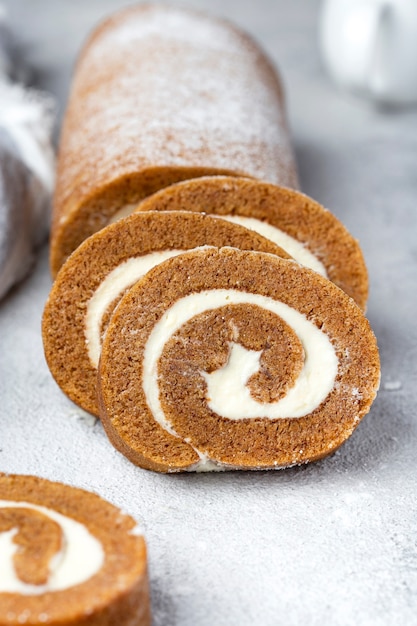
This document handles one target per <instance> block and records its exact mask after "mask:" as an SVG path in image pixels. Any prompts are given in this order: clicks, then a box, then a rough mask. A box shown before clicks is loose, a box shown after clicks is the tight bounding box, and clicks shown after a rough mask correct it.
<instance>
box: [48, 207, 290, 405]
mask: <svg viewBox="0 0 417 626" xmlns="http://www.w3.org/2000/svg"><path fill="white" fill-rule="evenodd" d="M204 245H211V246H217V247H222V246H234V247H236V248H243V249H248V250H261V251H263V252H269V253H271V254H277V255H280V256H283V257H288V255H287V254H286V253H285V252H284V251H283V250H282V249H281V248H279V247H278V246H277V245H275V244H274V243H272V242H271V241H269V240H268V239H265V238H264V237H262V236H261V235H259V234H258V233H255V232H253V231H250V230H248V229H246V228H244V227H242V226H239V225H237V224H231V223H229V222H226V221H225V220H221V219H217V218H214V217H212V216H204V215H200V214H197V213H192V212H185V211H182V212H178V211H176V212H169V213H168V212H166V213H158V212H153V213H151V212H149V213H145V212H143V213H136V214H134V215H131V216H129V217H127V218H125V219H123V220H120V221H119V222H116V223H115V224H111V225H109V226H107V227H106V228H104V229H103V230H101V231H100V232H99V233H96V234H95V235H93V236H91V237H90V238H89V239H88V240H86V241H85V242H84V243H83V244H82V245H81V246H80V247H79V248H78V249H77V250H76V251H75V252H74V253H73V254H72V255H71V257H70V258H69V259H68V260H67V262H66V263H65V265H64V266H63V267H62V268H61V271H60V272H59V274H58V276H57V279H56V281H55V283H54V285H53V287H52V290H51V293H50V295H49V298H48V301H47V303H46V306H45V311H44V315H43V323H42V334H43V343H44V350H45V356H46V360H47V363H48V366H49V368H50V370H51V372H52V375H53V376H54V378H55V380H56V381H57V383H58V385H59V386H60V387H61V389H62V390H63V391H64V392H65V393H66V394H67V395H68V396H69V397H70V398H71V400H73V401H74V402H76V403H77V404H79V405H80V406H81V407H82V408H84V409H85V410H87V411H89V412H90V413H93V414H95V415H96V414H98V407H97V400H96V377H97V371H96V368H95V367H94V366H93V365H92V364H91V362H90V359H89V357H88V354H87V347H86V337H85V330H84V329H85V317H86V308H87V305H88V302H89V300H90V298H91V297H92V296H93V294H94V293H95V292H96V290H97V289H98V287H99V286H100V284H101V283H102V282H103V280H104V279H105V278H106V277H107V276H108V274H109V273H110V272H111V271H112V270H114V269H115V268H116V267H117V266H119V265H120V264H121V263H123V262H125V261H127V260H128V259H131V258H132V257H141V256H145V255H146V254H149V253H152V252H157V251H163V250H167V249H168V250H170V249H174V250H188V249H189V248H195V247H197V246H204ZM117 301H118V299H115V300H114V301H113V302H112V306H111V307H109V310H108V311H107V314H106V317H105V320H104V322H105V321H106V320H107V319H108V317H109V315H110V313H111V311H112V310H113V308H114V306H115V305H116V303H117Z"/></svg>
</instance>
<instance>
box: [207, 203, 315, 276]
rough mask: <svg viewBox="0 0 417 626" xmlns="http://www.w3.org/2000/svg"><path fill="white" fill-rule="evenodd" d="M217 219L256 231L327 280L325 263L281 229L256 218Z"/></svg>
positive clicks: (229, 217)
mask: <svg viewBox="0 0 417 626" xmlns="http://www.w3.org/2000/svg"><path fill="white" fill-rule="evenodd" d="M217 217H221V219H223V220H227V221H228V222H234V223H235V224H240V225H241V226H245V228H249V230H254V231H256V232H257V233H259V234H260V235H262V236H263V237H266V239H270V241H273V242H274V243H276V244H277V245H278V246H280V247H281V248H283V250H285V252H288V254H290V255H291V256H292V257H293V259H295V260H296V261H298V262H299V263H301V265H304V266H305V267H309V268H310V269H312V270H314V271H315V272H318V273H319V274H321V275H322V276H325V277H326V278H327V271H326V268H325V267H324V265H323V263H322V262H321V261H319V260H318V258H317V257H316V256H314V254H312V253H311V252H310V250H308V248H306V246H305V245H304V244H302V243H301V242H300V241H298V240H297V239H294V237H291V236H290V235H287V233H284V231H282V230H281V229H280V228H277V227H276V226H272V224H269V223H268V222H263V221H262V220H258V219H256V218H254V217H243V216H242V215H218V216H217Z"/></svg>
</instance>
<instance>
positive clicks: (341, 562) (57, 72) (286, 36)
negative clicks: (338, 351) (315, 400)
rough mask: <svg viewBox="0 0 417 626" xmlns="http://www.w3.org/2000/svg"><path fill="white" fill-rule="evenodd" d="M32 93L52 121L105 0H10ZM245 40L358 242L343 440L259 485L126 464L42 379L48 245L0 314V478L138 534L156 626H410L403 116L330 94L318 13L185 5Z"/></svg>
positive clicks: (413, 134) (407, 169) (409, 223)
mask: <svg viewBox="0 0 417 626" xmlns="http://www.w3.org/2000/svg"><path fill="white" fill-rule="evenodd" d="M5 4H6V6H7V7H8V8H9V12H10V16H11V21H12V25H13V27H14V28H15V31H16V33H17V36H18V39H19V45H20V46H21V49H22V50H23V51H24V52H25V54H27V55H28V57H29V58H30V59H31V62H32V63H33V65H34V67H35V69H36V75H35V76H36V82H37V84H39V85H40V86H42V87H45V88H47V89H49V90H50V91H52V92H53V93H54V94H55V95H56V96H57V98H58V103H59V112H60V114H61V113H62V111H63V108H64V106H65V99H66V96H67V93H68V86H69V80H70V74H71V68H72V65H73V62H74V59H75V55H76V52H77V50H78V49H79V46H80V44H81V42H82V41H83V39H84V38H85V36H86V33H87V32H88V31H89V29H90V28H91V27H92V26H93V24H94V23H96V22H97V20H98V19H99V18H101V17H102V16H103V15H105V14H107V13H108V12H109V11H111V10H112V9H114V8H116V7H119V6H122V5H123V4H124V3H123V2H117V1H116V0H89V1H88V2H87V1H85V0H8V1H6V2H5ZM183 4H185V5H187V6H194V7H199V8H202V9H205V10H207V11H209V12H212V13H214V14H218V15H223V16H225V17H228V18H230V19H232V20H233V21H235V22H236V23H238V24H239V25H241V26H242V27H244V28H245V29H246V30H248V31H250V32H251V33H252V34H253V35H254V36H255V37H256V38H257V39H258V41H259V42H260V43H261V44H262V45H263V46H264V48H265V49H266V50H267V51H268V53H269V54H270V56H271V57H272V58H273V59H274V61H275V62H276V63H277V64H278V65H279V67H280V69H281V72H282V75H283V77H284V81H285V85H286V90H287V97H288V110H289V116H290V121H291V127H292V133H293V137H294V143H295V146H296V153H297V158H298V163H299V168H300V177H301V186H302V189H303V191H305V192H306V193H308V194H310V195H311V196H313V197H314V198H316V199H317V200H319V201H320V202H322V203H323V204H325V205H326V206H327V207H328V208H330V209H331V210H332V211H333V212H334V213H335V214H336V215H337V216H338V217H339V218H341V219H342V221H343V222H344V223H345V224H346V225H347V226H348V228H349V229H350V230H351V231H352V233H353V234H354V235H355V236H356V237H357V238H359V240H360V242H361V244H362V246H363V250H364V253H365V257H366V260H367V263H368V267H369V273H370V282H371V296H370V301H369V308H368V314H369V318H370V321H371V324H372V326H373V328H374V330H375V333H376V335H377V337H378V341H379V346H380V351H381V360H382V383H381V390H380V392H379V395H378V398H377V400H376V402H375V404H374V406H373V407H372V410H371V413H370V414H369V415H368V416H367V417H366V418H365V419H364V421H363V422H362V424H361V425H360V426H359V428H358V429H357V430H356V432H355V433H354V435H353V436H352V437H351V439H350V440H349V441H348V442H347V443H346V444H345V445H344V446H343V447H342V448H341V449H340V451H339V452H337V453H336V454H335V455H334V456H332V457H331V458H329V459H327V460H325V461H322V462H320V463H317V464H314V465H310V466H306V467H302V468H295V469H291V470H287V471H282V472H275V473H274V472H272V473H229V474H221V475H217V474H216V475H195V476H191V475H186V476H159V475H156V474H152V473H150V472H146V471H143V470H141V469H139V468H136V467H134V466H132V465H131V464H130V463H129V462H128V461H127V460H126V459H124V458H123V457H122V456H121V455H119V454H118V453H117V452H116V451H115V450H113V448H112V447H111V446H110V444H109V443H108V442H107V439H106V436H105V434H104V432H103V430H102V428H101V426H100V424H98V423H96V422H95V421H94V420H91V419H89V418H88V417H86V416H85V415H84V414H83V413H82V412H81V411H80V410H79V409H77V408H76V407H75V406H74V405H72V404H71V403H70V402H69V401H68V400H67V399H66V398H65V397H64V396H63V394H62V393H61V392H60V390H59V389H58V388H57V386H56V385H55V383H54V381H53V380H52V378H51V376H50V374H49V371H48V369H47V367H46V364H45V362H44V357H43V351H42V342H41V336H40V319H41V315H42V309H43V305H44V302H45V299H46V297H47V295H48V292H49V289H50V286H51V281H50V277H49V274H48V268H47V250H46V249H44V250H43V252H42V254H41V256H40V259H39V262H38V264H37V266H36V268H35V271H34V272H33V274H32V275H31V276H30V277H29V278H28V279H27V280H25V281H24V282H23V283H22V284H21V285H20V286H19V287H18V288H16V289H15V290H14V291H13V292H12V293H11V294H10V296H9V297H8V298H7V299H6V300H4V301H3V302H1V303H0V470H2V471H7V472H17V473H36V474H38V475H41V476H44V477H47V478H50V479H55V480H62V481H65V482H68V483H70V484H74V485H77V486H81V487H85V488H88V489H92V490H95V491H97V492H98V493H99V494H100V495H102V496H103V497H105V498H108V499H109V500H111V501H113V502H114V503H116V504H118V505H120V506H121V507H123V508H124V509H125V510H127V511H128V512H130V513H131V514H133V515H134V516H136V517H137V518H138V520H139V521H141V522H142V523H143V526H144V528H145V530H146V536H147V540H148V545H149V560H150V576H151V586H152V605H153V613H154V622H153V623H154V625H155V626H212V625H213V624H216V626H235V625H236V626H238V625H239V626H252V625H256V626H258V625H259V626H278V625H281V624H283V625H284V624H285V626H301V625H302V626H304V625H316V624H317V625H318V624H320V625H321V626H322V625H327V624H328V625H331V626H342V625H343V626H347V625H352V626H353V625H355V626H356V625H372V626H388V625H392V624H401V625H403V626H412V625H414V624H416V623H417V490H416V488H417V473H416V458H417V439H416V434H417V409H416V405H417V327H416V317H417V315H416V313H417V296H416V291H417V290H416V287H417V237H416V235H417V111H416V110H413V109H404V110H396V111H394V110H389V111H387V110H385V111H384V110H381V109H378V108H375V107H374V106H373V105H372V104H370V103H368V102H366V101H363V100H361V99H357V98H355V97H354V96H351V95H348V94H344V93H341V92H339V91H338V90H337V89H336V88H335V87H334V86H333V85H332V84H331V83H330V81H329V80H328V78H327V77H326V75H325V74H324V72H323V70H322V67H321V63H320V59H319V55H318V49H317V16H318V8H319V3H318V2H317V1H316V0H292V1H291V2H289V1H288V0H270V1H268V0H258V1H257V2H249V1H239V0H223V1H220V0H213V1H211V2H210V1H209V0H189V1H188V2H185V3H183Z"/></svg>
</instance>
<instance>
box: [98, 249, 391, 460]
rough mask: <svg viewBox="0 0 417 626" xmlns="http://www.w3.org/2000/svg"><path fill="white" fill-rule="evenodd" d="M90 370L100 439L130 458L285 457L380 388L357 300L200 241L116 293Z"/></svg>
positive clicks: (318, 451) (325, 448) (320, 452)
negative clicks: (95, 367) (95, 372)
mask: <svg viewBox="0 0 417 626" xmlns="http://www.w3.org/2000/svg"><path fill="white" fill-rule="evenodd" d="M98 380H99V397H100V415H101V419H102V421H103V425H104V427H105V429H106V432H107V434H108V436H109V439H110V441H111V442H112V443H113V445H115V447H116V448H118V449H119V450H120V451H121V452H122V453H123V454H125V455H126V456H127V457H128V458H129V459H130V460H131V461H132V462H133V463H136V464H137V465H140V466H142V467H144V468H148V469H153V470H156V471H162V472H178V471H194V470H195V471H199V470H200V471H201V470H216V469H268V468H282V467H288V466H291V465H294V464H299V463H306V462H308V461H313V460H316V459H321V458H322V457H325V456H326V455H328V454H330V453H331V452H333V451H334V450H336V449H337V448H338V447H339V446H340V445H341V444H342V443H343V442H344V441H345V440H346V439H347V438H348V437H349V436H350V434H351V433H352V432H353V430H354V429H355V428H356V426H357V425H358V424H359V422H360V420H361V418H362V417H363V416H364V415H365V414H366V413H367V412H368V411H369V408H370V405H371V403H372V401H373V399H374V397H375V395H376V391H377V388H378V385H379V357H378V350H377V346H376V340H375V337H374V335H373V333H372V330H371V328H370V326H369V323H368V321H367V320H366V318H365V317H364V315H363V313H362V312H361V310H360V309H359V307H358V306H357V305H356V304H355V303H354V301H353V300H352V299H351V298H349V297H348V296H347V295H346V294H345V293H344V292H343V291H342V290H341V289H339V288H338V287H337V286H336V285H334V284H333V283H332V282H330V281H329V280H327V279H326V278H324V277H322V276H320V274H318V273H317V272H314V271H312V270H310V269H308V268H305V267H302V266H300V265H299V264H298V263H296V262H294V261H292V260H285V259H281V258H279V257H277V256H273V255H271V254H265V253H262V252H252V251H241V250H236V249H231V248H223V249H220V250H218V249H213V248H211V249H210V248H206V249H203V250H194V251H191V252H189V253H184V254H182V255H180V256H178V257H176V258H171V259H169V260H167V261H165V262H164V263H162V264H160V265H158V266H157V267H155V268H154V269H152V270H151V271H149V272H148V273H147V274H146V275H145V276H144V277H143V278H142V279H141V280H140V281H138V282H137V283H136V285H134V286H133V287H132V288H131V289H130V290H129V291H128V292H127V293H126V294H125V296H124V297H123V298H122V300H121V301H120V303H119V305H118V307H117V309H116V310H115V311H114V314H113V316H112V318H111V320H110V323H109V326H108V329H107V332H106V335H105V338H104V343H103V347H102V352H101V359H100V368H99V379H98Z"/></svg>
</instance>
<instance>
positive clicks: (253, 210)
mask: <svg viewBox="0 0 417 626" xmlns="http://www.w3.org/2000/svg"><path fill="white" fill-rule="evenodd" d="M178 209H186V210H187V211H196V212H204V213H209V214H213V215H218V216H220V217H222V218H223V219H226V220H230V221H232V222H235V223H237V224H241V225H243V226H246V228H251V229H253V230H255V231H257V232H259V233H260V234H262V235H263V236H264V237H268V238H269V239H271V241H274V242H275V243H276V244H277V245H279V246H281V247H282V248H284V250H286V251H287V252H288V253H289V254H290V255H291V256H292V257H293V258H294V259H295V260H297V261H299V262H300V263H302V264H303V265H305V266H307V267H310V268H311V269H314V270H315V271H316V272H319V273H320V274H322V275H323V276H326V277H327V278H329V279H330V280H331V281H333V282H334V283H335V284H336V285H338V286H339V287H340V288H341V289H343V291H345V292H346V293H347V294H348V295H350V296H351V297H352V298H353V299H354V300H355V301H356V303H357V304H358V305H359V306H360V307H361V309H362V310H365V309H366V301H367V297H368V274H367V270H366V265H365V261H364V258H363V254H362V251H361V249H360V246H359V243H358V241H357V240H356V239H354V238H353V237H352V235H351V234H350V233H349V232H348V230H347V229H346V228H345V226H343V224H342V223H341V222H340V221H339V220H338V219H337V218H336V217H335V216H334V215H333V214H332V213H331V212H330V211H328V210H327V209H325V208H324V207H322V206H321V205H320V204H318V202H315V201H314V200H312V199H311V198H309V197H308V196H306V195H304V194H302V193H300V192H298V191H293V190H291V189H286V188H283V187H278V186H276V185H272V184H269V183H266V182H261V181H256V180H250V179H244V178H233V177H230V176H229V177H227V176H213V177H206V178H200V179H197V180H191V181H187V182H183V183H178V184H176V185H172V186H171V187H169V188H167V189H164V190H162V191H160V192H158V193H156V194H154V195H153V196H151V197H149V198H147V199H146V200H144V201H143V202H142V203H141V204H140V205H139V207H138V209H137V210H139V211H150V210H152V211H168V210H178Z"/></svg>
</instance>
